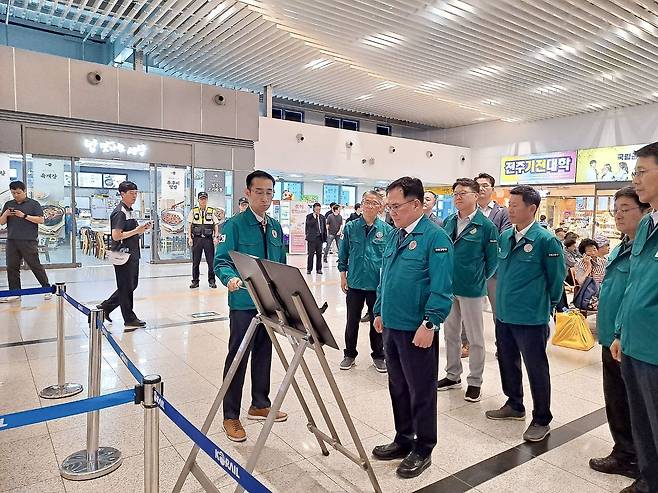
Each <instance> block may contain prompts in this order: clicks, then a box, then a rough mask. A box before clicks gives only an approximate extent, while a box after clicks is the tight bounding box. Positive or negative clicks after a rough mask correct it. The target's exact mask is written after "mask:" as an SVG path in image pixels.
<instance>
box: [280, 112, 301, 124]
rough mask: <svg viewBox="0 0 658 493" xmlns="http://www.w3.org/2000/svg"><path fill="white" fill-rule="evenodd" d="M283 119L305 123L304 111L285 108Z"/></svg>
mask: <svg viewBox="0 0 658 493" xmlns="http://www.w3.org/2000/svg"><path fill="white" fill-rule="evenodd" d="M283 119H284V120H289V121H291V122H299V123H304V112H303V111H292V110H283Z"/></svg>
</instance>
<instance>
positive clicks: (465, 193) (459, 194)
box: [452, 192, 477, 199]
mask: <svg viewBox="0 0 658 493" xmlns="http://www.w3.org/2000/svg"><path fill="white" fill-rule="evenodd" d="M470 193H474V194H476V192H453V194H452V196H453V197H455V198H457V197H459V198H460V199H463V198H464V197H466V196H467V195H468V194H470ZM476 195H477V194H476Z"/></svg>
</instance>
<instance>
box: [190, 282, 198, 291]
mask: <svg viewBox="0 0 658 493" xmlns="http://www.w3.org/2000/svg"><path fill="white" fill-rule="evenodd" d="M198 287H199V281H192V284H190V289H196V288H198Z"/></svg>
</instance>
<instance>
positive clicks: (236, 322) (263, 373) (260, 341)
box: [224, 310, 272, 419]
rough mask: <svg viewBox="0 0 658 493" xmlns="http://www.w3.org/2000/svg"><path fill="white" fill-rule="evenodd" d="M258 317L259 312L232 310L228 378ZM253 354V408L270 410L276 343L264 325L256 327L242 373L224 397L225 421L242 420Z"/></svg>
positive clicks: (237, 376) (241, 364)
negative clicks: (246, 377)
mask: <svg viewBox="0 0 658 493" xmlns="http://www.w3.org/2000/svg"><path fill="white" fill-rule="evenodd" d="M255 316H256V310H231V311H230V312H229V320H230V322H229V326H230V331H231V334H230V336H229V341H228V355H227V356H226V362H225V363H224V377H226V374H227V373H228V370H229V368H230V367H231V364H232V363H233V360H234V359H235V355H236V354H237V353H238V349H239V348H240V344H241V343H242V340H243V339H244V336H245V335H246V334H247V329H248V328H249V324H250V323H251V320H252V319H253V318H254V317H255ZM250 354H251V405H252V406H254V407H256V408H258V409H263V408H266V407H270V406H271V405H272V403H271V402H270V397H269V395H270V372H271V369H272V341H271V340H270V337H269V336H268V335H267V331H266V330H265V327H263V326H262V325H260V326H258V328H256V333H255V334H254V337H253V339H252V340H251V343H250V344H249V347H248V348H247V352H246V353H245V355H244V357H243V358H242V361H241V362H240V366H239V367H238V371H237V372H236V374H235V376H234V377H233V381H232V382H231V385H230V386H229V388H228V391H227V392H226V395H225V396H224V419H239V418H240V404H241V403H242V388H243V387H244V378H245V375H246V373H247V361H249V355H250Z"/></svg>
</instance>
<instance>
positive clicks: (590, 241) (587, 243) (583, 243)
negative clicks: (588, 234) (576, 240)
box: [578, 238, 599, 255]
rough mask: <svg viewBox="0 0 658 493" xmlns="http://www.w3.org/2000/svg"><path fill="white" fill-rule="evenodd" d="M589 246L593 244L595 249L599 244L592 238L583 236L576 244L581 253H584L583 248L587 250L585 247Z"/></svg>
mask: <svg viewBox="0 0 658 493" xmlns="http://www.w3.org/2000/svg"><path fill="white" fill-rule="evenodd" d="M590 246H595V247H596V249H597V250H598V248H599V244H598V243H597V242H595V241H594V240H593V239H591V238H585V239H584V240H583V241H581V242H580V245H578V251H579V252H580V254H581V255H585V250H587V247H590Z"/></svg>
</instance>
